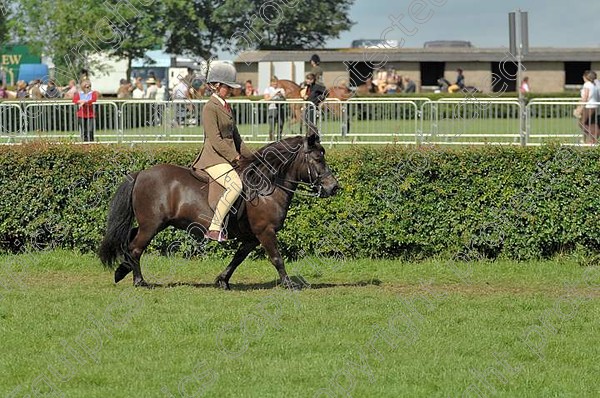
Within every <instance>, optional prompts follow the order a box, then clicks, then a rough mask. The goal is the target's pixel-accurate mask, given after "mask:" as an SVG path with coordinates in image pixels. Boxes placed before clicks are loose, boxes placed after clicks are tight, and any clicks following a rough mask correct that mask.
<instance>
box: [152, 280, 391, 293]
mask: <svg viewBox="0 0 600 398" xmlns="http://www.w3.org/2000/svg"><path fill="white" fill-rule="evenodd" d="M292 280H293V281H294V283H296V284H297V285H298V287H299V289H300V290H310V289H330V288H336V287H363V286H379V285H381V283H382V282H381V281H380V280H379V279H372V280H369V281H358V282H346V283H311V284H308V283H307V282H306V281H304V280H302V279H300V278H296V277H292ZM179 286H189V287H195V288H199V289H203V288H211V289H221V288H220V287H218V286H217V285H215V284H214V283H193V282H172V283H149V286H148V287H149V288H151V289H155V288H170V287H179ZM279 286H282V285H281V283H280V281H279V280H278V279H277V280H272V281H270V282H264V283H230V284H229V287H230V288H231V290H239V291H248V290H266V289H274V288H276V287H279Z"/></svg>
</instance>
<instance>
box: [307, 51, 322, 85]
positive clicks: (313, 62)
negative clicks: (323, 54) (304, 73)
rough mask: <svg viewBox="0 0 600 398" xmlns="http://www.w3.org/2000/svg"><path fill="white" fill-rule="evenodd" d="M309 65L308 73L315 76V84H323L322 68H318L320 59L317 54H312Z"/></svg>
mask: <svg viewBox="0 0 600 398" xmlns="http://www.w3.org/2000/svg"><path fill="white" fill-rule="evenodd" d="M310 65H311V66H312V69H311V70H310V73H312V74H313V75H315V81H316V82H317V84H323V68H321V66H320V65H321V58H320V57H319V56H318V55H317V54H313V55H312V57H310Z"/></svg>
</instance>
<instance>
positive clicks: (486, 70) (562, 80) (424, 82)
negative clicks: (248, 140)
mask: <svg viewBox="0 0 600 398" xmlns="http://www.w3.org/2000/svg"><path fill="white" fill-rule="evenodd" d="M314 53H317V54H319V56H320V57H321V67H322V68H323V71H324V73H323V79H324V81H325V84H326V85H327V86H332V85H334V84H335V82H336V81H341V80H345V81H350V82H351V84H353V85H359V84H362V83H364V81H365V79H366V78H367V77H368V76H369V75H370V74H372V73H373V71H374V70H377V69H378V68H384V69H394V70H395V71H396V73H397V74H399V75H407V76H409V77H410V78H411V79H413V80H414V81H415V82H416V83H417V86H418V88H419V90H420V91H431V90H433V89H434V88H435V87H437V80H438V79H439V78H440V77H445V78H446V79H447V80H449V81H450V82H454V80H455V78H456V69H457V68H461V69H463V71H464V75H465V82H466V85H468V86H474V87H477V88H478V89H480V90H481V91H483V92H497V91H515V90H516V87H518V84H517V81H516V80H517V78H516V74H517V73H516V72H517V65H516V60H515V58H514V57H513V56H512V55H511V54H510V53H509V52H508V49H503V48H475V47H452V48H448V47H430V48H390V49H368V48H346V49H336V50H310V51H249V52H244V53H240V54H239V56H238V57H237V58H236V59H235V60H234V62H235V65H236V68H237V70H238V74H239V76H238V80H240V81H244V80H246V79H251V80H252V81H255V82H258V87H259V88H260V89H261V90H264V89H265V88H266V87H267V86H268V83H269V80H270V77H271V75H277V77H279V78H280V79H290V80H294V81H296V82H301V81H303V80H304V74H305V72H308V71H309V70H310V64H309V62H308V61H309V59H310V57H311V55H312V54H314ZM522 64H523V67H524V72H523V75H524V76H525V75H526V76H529V82H530V85H531V87H532V91H533V92H538V93H547V92H561V91H564V90H565V89H574V88H577V87H578V86H580V85H581V84H582V79H581V77H582V74H583V71H584V70H587V69H591V70H599V69H600V47H599V48H531V49H530V50H529V54H527V55H526V56H525V57H524V58H523V63H522Z"/></svg>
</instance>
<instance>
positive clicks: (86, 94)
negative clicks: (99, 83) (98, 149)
mask: <svg viewBox="0 0 600 398" xmlns="http://www.w3.org/2000/svg"><path fill="white" fill-rule="evenodd" d="M97 100H98V94H97V93H96V92H95V91H92V83H90V81H89V80H82V81H81V90H80V91H78V92H77V93H75V95H74V96H73V103H75V104H77V106H78V109H77V120H78V121H79V132H80V134H81V140H82V141H85V142H88V141H94V126H95V116H96V115H95V114H94V102H96V101H97Z"/></svg>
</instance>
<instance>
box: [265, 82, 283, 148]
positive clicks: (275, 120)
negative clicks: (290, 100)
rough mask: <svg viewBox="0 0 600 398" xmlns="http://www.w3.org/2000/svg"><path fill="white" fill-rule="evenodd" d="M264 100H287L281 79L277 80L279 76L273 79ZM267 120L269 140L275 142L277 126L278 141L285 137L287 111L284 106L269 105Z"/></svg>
mask: <svg viewBox="0 0 600 398" xmlns="http://www.w3.org/2000/svg"><path fill="white" fill-rule="evenodd" d="M264 99H265V100H267V101H283V100H285V90H284V89H283V88H280V87H279V79H277V76H273V77H272V78H271V85H270V86H269V87H267V89H266V90H265V94H264ZM267 119H268V121H269V140H270V141H273V139H274V131H275V126H276V125H277V140H278V141H279V140H281V138H282V136H283V123H284V122H285V110H284V108H283V104H275V103H271V104H269V109H268V111H267Z"/></svg>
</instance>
